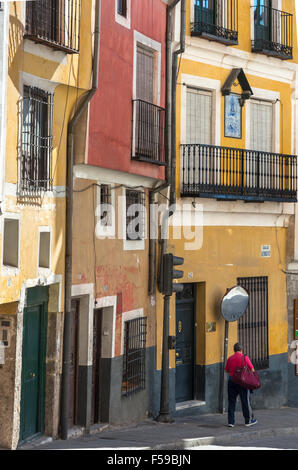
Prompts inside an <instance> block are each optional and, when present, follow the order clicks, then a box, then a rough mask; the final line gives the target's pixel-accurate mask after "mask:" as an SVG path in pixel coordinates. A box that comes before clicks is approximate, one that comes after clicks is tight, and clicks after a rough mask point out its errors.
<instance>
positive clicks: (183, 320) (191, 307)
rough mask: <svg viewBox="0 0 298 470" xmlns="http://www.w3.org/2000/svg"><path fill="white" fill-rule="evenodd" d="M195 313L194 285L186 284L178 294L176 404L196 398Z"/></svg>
mask: <svg viewBox="0 0 298 470" xmlns="http://www.w3.org/2000/svg"><path fill="white" fill-rule="evenodd" d="M194 312H195V288H194V284H184V289H183V292H182V293H179V294H176V402H182V401H187V400H193V397H194V360H195V355H194V348H195V342H194V338H195V328H194Z"/></svg>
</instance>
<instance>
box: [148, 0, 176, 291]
mask: <svg viewBox="0 0 298 470" xmlns="http://www.w3.org/2000/svg"><path fill="white" fill-rule="evenodd" d="M179 2H180V0H172V1H169V3H168V5H167V41H166V44H167V46H166V47H167V48H166V70H167V72H166V76H167V80H166V83H167V89H166V120H165V121H166V125H165V134H166V139H165V153H166V163H167V166H166V183H164V184H161V185H160V186H157V187H156V188H154V189H152V190H150V195H149V204H150V207H151V204H154V203H155V195H156V192H157V191H161V190H163V189H165V188H167V187H169V186H171V177H172V171H171V126H172V59H173V55H172V34H173V10H174V8H175V6H176V5H177V4H178V3H179ZM168 217H169V216H168V214H167V215H166V218H168ZM163 221H164V217H163V219H162V226H163V224H164V222H163ZM150 223H151V220H150ZM162 232H164V230H163V229H162ZM165 249H166V242H165V244H164V241H162V252H165ZM155 265H156V239H154V238H153V239H151V237H150V238H149V286H148V290H149V295H153V294H154V292H155V285H156V282H155V280H156V269H155ZM159 271H160V266H159Z"/></svg>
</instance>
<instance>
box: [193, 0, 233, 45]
mask: <svg viewBox="0 0 298 470" xmlns="http://www.w3.org/2000/svg"><path fill="white" fill-rule="evenodd" d="M191 34H192V36H203V37H204V36H205V37H206V38H208V39H210V40H216V41H219V42H223V43H225V44H232V45H233V44H238V0H194V22H193V23H192V25H191Z"/></svg>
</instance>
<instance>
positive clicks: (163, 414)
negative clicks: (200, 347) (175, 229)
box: [157, 0, 186, 422]
mask: <svg viewBox="0 0 298 470" xmlns="http://www.w3.org/2000/svg"><path fill="white" fill-rule="evenodd" d="M179 1H180V2H181V21H180V48H179V49H178V50H176V51H174V52H172V21H173V20H172V11H173V8H174V7H175V6H176V5H177V4H178V2H179ZM185 20H186V0H173V1H172V2H171V3H169V4H168V18H167V27H168V31H167V34H168V36H167V39H168V53H169V49H170V53H169V54H168V64H167V67H168V76H171V86H170V90H169V89H168V93H169V94H168V105H169V113H168V116H169V120H170V121H171V122H168V130H169V135H168V138H169V143H168V145H169V149H170V152H169V155H170V162H171V164H170V169H169V173H170V174H169V176H168V178H169V181H170V208H169V210H168V211H167V212H165V214H164V216H163V219H162V227H161V237H162V240H161V254H160V264H159V276H161V275H162V273H161V268H162V257H163V254H164V253H165V252H166V250H167V238H166V235H167V231H168V225H169V218H170V217H171V216H172V215H173V213H174V210H175V204H176V86H177V63H178V55H179V54H181V53H183V52H184V50H185ZM169 303H170V298H169V296H167V295H166V296H165V297H164V317H163V346H162V368H161V394H160V411H159V415H158V417H157V420H158V421H161V422H171V421H173V418H172V417H171V415H170V396H169V390H170V388H169V345H168V337H169Z"/></svg>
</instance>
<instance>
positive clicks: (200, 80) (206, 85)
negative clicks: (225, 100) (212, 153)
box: [180, 74, 221, 145]
mask: <svg viewBox="0 0 298 470" xmlns="http://www.w3.org/2000/svg"><path fill="white" fill-rule="evenodd" d="M181 83H182V86H181V117H180V119H181V127H180V131H181V135H180V143H181V144H187V143H188V142H186V104H187V87H188V86H189V87H193V88H197V89H200V90H203V91H209V92H211V93H212V105H211V106H212V108H211V114H212V122H211V145H220V143H221V141H220V133H221V91H220V90H221V82H220V80H213V79H210V78H205V77H197V76H195V75H187V74H182V75H181Z"/></svg>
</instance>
